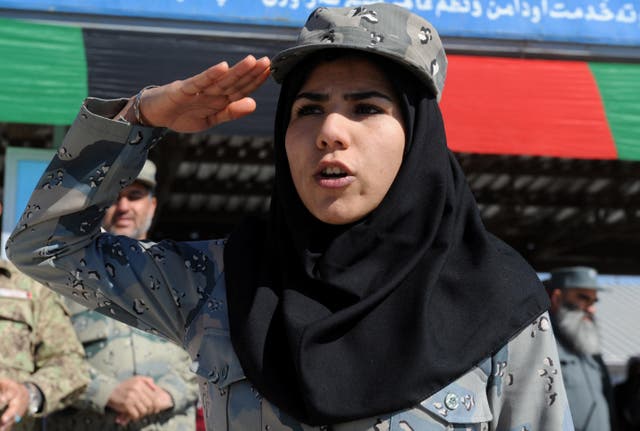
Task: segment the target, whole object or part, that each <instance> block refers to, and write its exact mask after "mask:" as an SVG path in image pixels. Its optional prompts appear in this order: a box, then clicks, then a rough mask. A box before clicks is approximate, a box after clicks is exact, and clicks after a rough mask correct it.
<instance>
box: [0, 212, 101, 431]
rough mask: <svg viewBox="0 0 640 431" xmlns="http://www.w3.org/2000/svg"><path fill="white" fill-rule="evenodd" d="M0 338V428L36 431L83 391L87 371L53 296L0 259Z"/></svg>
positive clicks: (82, 354) (68, 324)
mask: <svg viewBox="0 0 640 431" xmlns="http://www.w3.org/2000/svg"><path fill="white" fill-rule="evenodd" d="M1 214H2V204H1V203H0V215H1ZM0 334H2V336H0V409H1V412H2V413H1V416H0V430H2V431H8V430H14V431H31V430H36V429H40V428H41V427H42V417H43V416H44V415H47V414H49V413H51V412H53V411H56V410H58V409H61V408H63V407H64V406H66V405H68V404H69V403H71V402H72V401H73V399H74V397H75V396H77V395H78V394H79V393H80V392H81V391H82V390H83V389H84V388H85V386H86V385H87V383H88V382H89V373H88V370H87V365H86V363H85V361H84V359H83V358H84V352H83V350H82V345H81V344H80V343H79V342H78V339H77V338H76V335H75V332H74V330H73V327H72V326H71V321H70V320H69V315H68V313H67V311H66V310H65V308H64V307H63V305H62V303H61V302H60V300H59V298H58V295H57V294H55V293H54V292H53V291H51V290H49V289H47V288H46V287H44V286H42V285H41V284H39V283H37V282H36V281H34V280H32V279H31V278H29V277H27V276H26V275H24V274H22V273H21V272H20V271H18V270H17V269H16V268H15V267H14V266H13V264H11V263H10V262H8V261H4V260H1V261H0Z"/></svg>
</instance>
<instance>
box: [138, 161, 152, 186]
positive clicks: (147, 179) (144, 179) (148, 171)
mask: <svg viewBox="0 0 640 431" xmlns="http://www.w3.org/2000/svg"><path fill="white" fill-rule="evenodd" d="M156 171H157V169H156V164H155V163H153V162H152V161H151V160H147V161H145V162H144V166H143V167H142V170H141V171H140V173H139V174H138V176H137V177H136V179H135V181H137V182H139V183H142V184H144V185H145V186H147V187H149V188H150V189H155V188H156Z"/></svg>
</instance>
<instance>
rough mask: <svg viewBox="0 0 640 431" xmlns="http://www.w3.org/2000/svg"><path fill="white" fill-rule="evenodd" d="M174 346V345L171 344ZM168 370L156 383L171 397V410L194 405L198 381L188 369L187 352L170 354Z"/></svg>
mask: <svg viewBox="0 0 640 431" xmlns="http://www.w3.org/2000/svg"><path fill="white" fill-rule="evenodd" d="M172 347H174V346H172ZM172 358H173V359H172V361H171V363H170V364H169V369H170V371H169V372H168V373H165V374H164V375H163V376H162V377H160V378H159V379H158V380H157V381H156V383H157V384H158V386H160V387H161V388H162V389H164V390H165V391H167V392H168V393H169V395H171V398H173V410H174V411H177V412H181V411H184V410H186V409H188V408H189V407H191V406H194V405H195V404H196V402H197V400H198V382H197V379H196V374H195V373H194V372H192V371H191V370H190V369H189V366H188V364H190V363H191V360H190V359H189V355H188V354H187V352H185V351H183V352H182V354H178V353H176V354H174V355H172Z"/></svg>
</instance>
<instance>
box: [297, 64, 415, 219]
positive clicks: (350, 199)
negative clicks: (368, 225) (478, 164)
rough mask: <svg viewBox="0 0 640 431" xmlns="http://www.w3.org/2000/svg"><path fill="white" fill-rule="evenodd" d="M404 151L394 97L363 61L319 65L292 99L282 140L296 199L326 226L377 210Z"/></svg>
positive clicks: (379, 74)
mask: <svg viewBox="0 0 640 431" xmlns="http://www.w3.org/2000/svg"><path fill="white" fill-rule="evenodd" d="M404 145H405V133H404V127H403V121H402V116H401V112H400V105H399V103H398V100H397V96H396V94H395V93H394V91H393V89H392V87H391V85H390V83H389V82H388V80H387V78H386V77H385V75H384V74H383V72H382V71H381V70H380V69H378V68H377V67H376V66H375V64H374V63H372V62H370V61H369V60H366V59H364V58H341V59H338V60H335V61H330V62H324V63H321V64H319V65H318V66H317V67H316V68H315V69H314V70H313V71H312V72H311V74H310V75H309V78H308V79H307V81H306V83H305V84H303V86H302V88H301V89H300V91H299V92H298V94H297V95H296V97H295V100H294V102H293V105H292V107H291V120H290V121H289V126H288V128H287V134H286V137H285V148H286V152H287V158H288V160H289V166H290V168H291V177H292V178H293V183H294V185H295V187H296V190H297V192H298V195H299V196H300V198H301V199H302V202H303V203H304V205H305V206H306V207H307V209H308V210H309V211H310V212H311V214H313V215H314V216H315V217H316V218H318V219H319V220H321V221H323V222H325V223H331V224H345V223H350V222H354V221H356V220H359V219H361V218H362V217H364V216H365V215H367V214H368V213H370V212H371V211H372V210H373V209H375V208H376V207H377V206H378V205H379V204H380V202H381V201H382V199H383V198H384V196H385V194H386V193H387V191H388V190H389V187H390V186H391V183H392V182H393V180H394V178H395V177H396V174H397V173H398V170H399V169H400V165H401V163H402V155H403V151H404Z"/></svg>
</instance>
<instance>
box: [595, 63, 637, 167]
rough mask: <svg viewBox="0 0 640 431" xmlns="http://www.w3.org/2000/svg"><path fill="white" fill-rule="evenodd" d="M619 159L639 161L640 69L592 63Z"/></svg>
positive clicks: (632, 66)
mask: <svg viewBox="0 0 640 431" xmlns="http://www.w3.org/2000/svg"><path fill="white" fill-rule="evenodd" d="M589 67H590V68H591V72H592V73H593V76H594V77H595V79H596V81H597V83H598V88H599V90H600V95H601V96H602V101H603V104H604V108H605V111H606V113H607V121H608V122H609V127H610V128H611V132H612V133H613V139H614V140H615V143H616V148H617V150H618V158H620V159H624V160H640V65H638V64H622V63H590V64H589Z"/></svg>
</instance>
